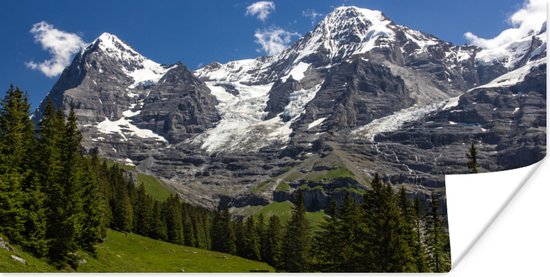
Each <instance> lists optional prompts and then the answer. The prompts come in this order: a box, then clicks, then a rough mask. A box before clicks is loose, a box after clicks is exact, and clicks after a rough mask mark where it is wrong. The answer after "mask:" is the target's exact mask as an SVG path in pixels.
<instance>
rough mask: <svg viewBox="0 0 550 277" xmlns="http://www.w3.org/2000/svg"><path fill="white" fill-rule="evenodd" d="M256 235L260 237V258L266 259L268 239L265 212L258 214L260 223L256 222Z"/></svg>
mask: <svg viewBox="0 0 550 277" xmlns="http://www.w3.org/2000/svg"><path fill="white" fill-rule="evenodd" d="M256 236H257V237H258V246H259V248H260V259H261V260H262V261H265V260H266V256H267V253H266V244H267V241H268V238H267V230H266V223H265V217H264V214H263V213H260V215H258V223H256Z"/></svg>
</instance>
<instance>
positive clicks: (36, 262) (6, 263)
mask: <svg viewBox="0 0 550 277" xmlns="http://www.w3.org/2000/svg"><path fill="white" fill-rule="evenodd" d="M1 237H3V238H5V236H1ZM10 246H12V247H13V245H10ZM14 248H15V249H16V251H15V253H14V252H11V251H8V250H6V249H3V248H0V272H53V271H56V270H55V268H54V267H52V266H51V265H49V264H47V263H46V261H44V260H41V259H37V258H35V257H33V256H32V255H31V254H29V253H27V252H23V251H21V250H19V249H18V247H14ZM11 255H15V256H17V257H20V258H23V259H25V261H27V264H26V265H24V264H22V263H21V262H18V261H16V260H14V259H12V258H11Z"/></svg>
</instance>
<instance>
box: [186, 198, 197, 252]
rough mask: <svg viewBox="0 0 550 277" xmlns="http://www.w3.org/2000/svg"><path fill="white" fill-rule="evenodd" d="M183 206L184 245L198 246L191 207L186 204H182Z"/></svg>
mask: <svg viewBox="0 0 550 277" xmlns="http://www.w3.org/2000/svg"><path fill="white" fill-rule="evenodd" d="M182 207H183V217H182V220H183V245H187V246H197V245H198V244H197V242H196V239H195V236H196V235H195V234H196V233H195V228H194V227H193V220H192V219H191V216H190V215H189V214H190V208H189V207H188V206H187V205H186V204H182Z"/></svg>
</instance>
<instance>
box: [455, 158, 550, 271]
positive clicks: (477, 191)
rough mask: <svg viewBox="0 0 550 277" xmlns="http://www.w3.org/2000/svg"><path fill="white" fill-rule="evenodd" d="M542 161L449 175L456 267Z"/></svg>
mask: <svg viewBox="0 0 550 277" xmlns="http://www.w3.org/2000/svg"><path fill="white" fill-rule="evenodd" d="M542 162H543V161H539V162H537V163H534V164H532V165H529V166H526V167H522V168H517V169H512V170H506V171H499V172H489V173H479V174H463V175H446V176H445V184H446V195H447V213H448V221H449V235H450V243H451V260H452V268H453V269H454V268H456V267H457V266H458V265H459V263H460V261H461V260H462V259H463V258H464V256H465V255H466V254H467V253H468V251H469V250H470V249H471V248H472V247H473V246H474V245H475V243H476V242H477V241H478V240H479V239H480V238H481V237H482V236H483V234H484V233H485V231H486V230H487V228H489V226H490V225H491V224H492V223H493V221H494V220H495V219H496V218H497V217H498V215H499V214H500V213H501V212H502V211H503V210H504V208H506V206H507V204H508V203H509V202H510V200H512V199H513V197H514V195H516V193H517V192H518V191H519V190H520V189H521V188H522V187H523V185H524V184H525V183H527V181H528V180H529V178H530V177H531V175H532V174H533V173H534V172H535V171H536V170H537V169H538V168H539V166H540V164H541V163H542Z"/></svg>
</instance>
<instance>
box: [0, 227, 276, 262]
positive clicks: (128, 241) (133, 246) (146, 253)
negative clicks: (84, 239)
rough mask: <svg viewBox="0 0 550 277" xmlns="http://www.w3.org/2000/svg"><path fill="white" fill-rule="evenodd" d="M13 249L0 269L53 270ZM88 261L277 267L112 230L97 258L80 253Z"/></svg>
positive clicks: (1, 258) (1, 254)
mask: <svg viewBox="0 0 550 277" xmlns="http://www.w3.org/2000/svg"><path fill="white" fill-rule="evenodd" d="M12 254H13V253H12V252H9V251H7V250H4V249H0V272H53V271H56V270H55V269H54V268H53V267H51V266H49V265H48V264H47V263H46V262H45V261H43V260H39V259H36V258H34V257H32V256H31V255H29V254H27V253H24V252H22V251H18V253H17V255H18V256H20V257H22V258H24V259H25V260H27V262H28V265H23V264H21V263H20V262H17V261H15V260H13V259H12V258H11V257H10V255H12ZM79 255H80V256H81V258H84V259H86V261H87V262H86V263H84V264H81V265H80V266H79V267H78V271H79V272H183V271H185V272H249V271H251V270H264V271H265V270H268V271H274V269H273V268H272V267H270V266H269V265H267V264H265V263H260V262H256V261H251V260H247V259H243V258H240V257H236V256H231V255H228V254H225V253H219V252H214V251H208V250H203V249H198V248H192V247H186V246H181V245H175V244H171V243H167V242H162V241H158V240H153V239H150V238H146V237H142V236H139V235H135V234H128V235H125V234H123V233H120V232H115V231H109V233H108V235H107V239H106V241H105V242H104V243H101V244H99V245H98V246H97V258H93V257H91V256H90V255H89V254H87V253H79Z"/></svg>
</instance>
